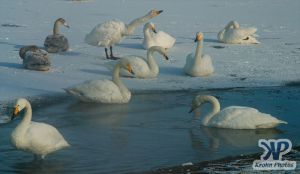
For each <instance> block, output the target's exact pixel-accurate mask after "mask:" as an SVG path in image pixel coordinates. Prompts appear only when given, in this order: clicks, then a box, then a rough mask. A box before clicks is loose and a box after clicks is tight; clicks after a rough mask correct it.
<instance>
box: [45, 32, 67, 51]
mask: <svg viewBox="0 0 300 174" xmlns="http://www.w3.org/2000/svg"><path fill="white" fill-rule="evenodd" d="M44 46H45V49H46V51H47V52H49V53H58V52H64V51H67V50H68V49H69V42H68V39H67V38H66V37H65V36H64V35H61V34H56V35H49V36H47V37H46V39H45V42H44Z"/></svg>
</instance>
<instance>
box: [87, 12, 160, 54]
mask: <svg viewBox="0 0 300 174" xmlns="http://www.w3.org/2000/svg"><path fill="white" fill-rule="evenodd" d="M162 12H163V11H162V10H160V11H158V10H151V11H150V12H149V13H147V14H146V15H145V16H142V17H140V18H137V19H135V20H133V21H132V22H130V23H129V24H128V25H126V24H125V23H124V22H122V21H119V20H110V21H106V22H104V23H101V24H98V25H97V26H95V27H94V28H93V30H92V31H91V32H90V33H89V34H87V35H86V36H85V42H86V43H87V44H89V45H93V46H99V47H104V48H105V55H106V58H107V59H118V58H117V57H115V56H114V55H113V51H112V46H113V45H115V44H118V43H119V42H121V40H122V39H123V38H124V37H125V36H128V35H132V34H133V32H134V30H135V29H136V27H138V26H139V25H140V24H142V23H145V22H147V21H148V20H150V19H151V18H153V17H155V16H158V15H159V14H160V13H162ZM108 47H109V48H110V57H109V56H108V53H107V48H108Z"/></svg>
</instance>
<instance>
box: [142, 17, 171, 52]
mask: <svg viewBox="0 0 300 174" xmlns="http://www.w3.org/2000/svg"><path fill="white" fill-rule="evenodd" d="M150 29H151V31H153V33H152V32H150ZM175 41H176V39H175V38H174V37H172V36H170V35H169V34H167V33H165V32H163V31H158V32H157V31H156V29H155V25H154V24H153V23H151V22H148V23H147V24H145V25H144V40H143V46H144V48H145V49H146V50H147V49H149V48H150V47H152V46H161V47H163V48H171V47H173V45H174V43H175Z"/></svg>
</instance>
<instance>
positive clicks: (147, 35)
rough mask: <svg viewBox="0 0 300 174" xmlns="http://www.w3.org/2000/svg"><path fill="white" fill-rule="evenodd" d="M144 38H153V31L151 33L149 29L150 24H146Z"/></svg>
mask: <svg viewBox="0 0 300 174" xmlns="http://www.w3.org/2000/svg"><path fill="white" fill-rule="evenodd" d="M143 32H144V40H150V39H151V33H150V30H149V27H148V26H144V30H143Z"/></svg>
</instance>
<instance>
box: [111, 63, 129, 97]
mask: <svg viewBox="0 0 300 174" xmlns="http://www.w3.org/2000/svg"><path fill="white" fill-rule="evenodd" d="M112 81H113V82H114V83H115V84H116V85H117V86H118V87H119V88H120V91H121V93H124V92H127V91H128V89H127V87H126V86H125V85H124V84H123V83H122V81H121V79H120V64H117V65H116V66H115V68H114V71H113V78H112Z"/></svg>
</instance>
